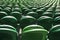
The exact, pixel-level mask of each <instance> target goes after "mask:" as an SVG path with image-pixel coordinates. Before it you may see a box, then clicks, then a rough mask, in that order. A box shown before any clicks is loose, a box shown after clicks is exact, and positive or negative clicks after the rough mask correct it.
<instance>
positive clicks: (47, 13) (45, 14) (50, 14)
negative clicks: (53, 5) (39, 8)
mask: <svg viewBox="0 0 60 40" xmlns="http://www.w3.org/2000/svg"><path fill="white" fill-rule="evenodd" d="M42 16H49V17H53V13H52V12H44V13H43V14H42Z"/></svg>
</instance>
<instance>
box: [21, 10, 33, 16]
mask: <svg viewBox="0 0 60 40" xmlns="http://www.w3.org/2000/svg"><path fill="white" fill-rule="evenodd" d="M31 11H32V10H30V9H26V10H24V11H22V14H23V15H26V14H27V13H29V12H31Z"/></svg>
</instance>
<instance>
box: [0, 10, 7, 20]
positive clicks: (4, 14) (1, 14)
mask: <svg viewBox="0 0 60 40" xmlns="http://www.w3.org/2000/svg"><path fill="white" fill-rule="evenodd" d="M7 15H8V14H7V13H6V12H4V11H0V19H1V18H2V17H4V16H7Z"/></svg>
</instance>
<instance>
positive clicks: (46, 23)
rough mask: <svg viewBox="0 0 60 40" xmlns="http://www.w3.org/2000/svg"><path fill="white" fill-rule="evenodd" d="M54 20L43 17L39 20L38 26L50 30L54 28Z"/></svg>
mask: <svg viewBox="0 0 60 40" xmlns="http://www.w3.org/2000/svg"><path fill="white" fill-rule="evenodd" d="M52 22H53V18H52V17H49V16H41V17H40V18H38V24H39V25H41V26H43V27H44V28H45V29H47V30H49V29H50V28H51V27H52Z"/></svg>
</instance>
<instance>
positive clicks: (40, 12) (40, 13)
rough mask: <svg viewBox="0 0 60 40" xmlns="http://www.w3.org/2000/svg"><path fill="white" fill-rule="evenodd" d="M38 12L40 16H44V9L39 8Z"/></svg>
mask: <svg viewBox="0 0 60 40" xmlns="http://www.w3.org/2000/svg"><path fill="white" fill-rule="evenodd" d="M36 12H37V13H38V17H40V16H42V13H43V12H44V11H43V10H40V9H39V10H37V11H36Z"/></svg>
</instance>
